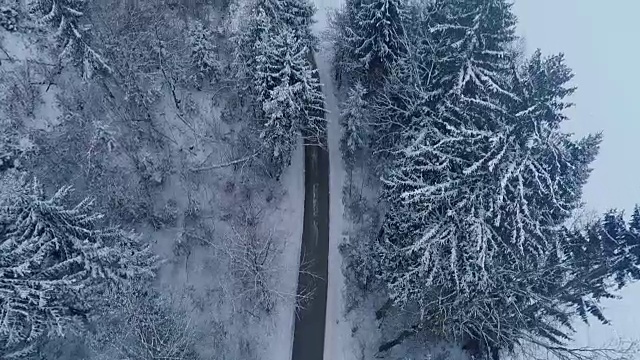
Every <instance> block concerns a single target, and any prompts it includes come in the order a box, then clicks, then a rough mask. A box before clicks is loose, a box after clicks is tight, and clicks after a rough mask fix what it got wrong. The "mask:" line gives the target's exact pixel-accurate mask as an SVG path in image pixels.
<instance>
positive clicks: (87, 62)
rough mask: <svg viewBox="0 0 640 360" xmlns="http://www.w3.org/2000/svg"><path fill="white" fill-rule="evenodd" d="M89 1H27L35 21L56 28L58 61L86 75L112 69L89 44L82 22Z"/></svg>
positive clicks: (86, 31)
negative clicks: (58, 51)
mask: <svg viewBox="0 0 640 360" xmlns="http://www.w3.org/2000/svg"><path fill="white" fill-rule="evenodd" d="M89 1H90V0H30V8H31V9H30V10H31V12H33V13H35V14H36V16H38V21H40V22H41V23H43V24H44V25H48V26H50V27H51V28H52V29H55V39H56V42H57V44H58V47H59V48H60V54H59V59H60V61H61V62H63V63H71V64H73V65H74V66H76V67H77V68H79V69H81V70H82V73H83V76H85V77H90V76H91V75H92V74H93V72H94V71H96V70H97V71H104V72H111V68H110V67H109V65H108V64H107V63H106V61H105V60H104V58H103V57H102V56H101V55H100V54H99V53H98V52H97V51H96V50H94V49H93V48H92V47H91V46H90V45H89V32H88V30H87V27H86V26H84V24H83V21H84V20H85V10H86V9H87V7H88V2H89Z"/></svg>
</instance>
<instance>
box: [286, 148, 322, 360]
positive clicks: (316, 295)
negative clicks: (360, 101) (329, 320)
mask: <svg viewBox="0 0 640 360" xmlns="http://www.w3.org/2000/svg"><path fill="white" fill-rule="evenodd" d="M304 157H305V171H304V173H305V175H304V182H305V198H304V227H303V231H302V249H301V251H300V264H301V268H302V270H304V272H302V273H301V274H300V276H299V278H298V294H302V293H306V292H308V291H309V290H312V291H313V293H312V296H311V297H310V299H309V300H308V301H305V302H303V304H304V306H303V308H302V309H301V310H300V311H299V312H298V313H297V316H296V321H295V330H294V335H293V353H292V360H322V356H323V350H324V328H325V318H326V310H327V280H326V279H327V263H328V258H329V153H328V152H327V151H326V149H323V148H322V147H319V146H316V145H307V146H305V155H304Z"/></svg>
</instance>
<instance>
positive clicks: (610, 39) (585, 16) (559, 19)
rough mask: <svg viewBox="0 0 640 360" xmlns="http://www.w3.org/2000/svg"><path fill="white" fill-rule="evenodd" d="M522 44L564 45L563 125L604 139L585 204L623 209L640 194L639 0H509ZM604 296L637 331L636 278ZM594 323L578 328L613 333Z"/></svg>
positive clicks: (625, 328)
mask: <svg viewBox="0 0 640 360" xmlns="http://www.w3.org/2000/svg"><path fill="white" fill-rule="evenodd" d="M515 12H516V14H517V15H518V18H519V20H520V24H519V30H520V34H521V35H523V36H524V37H525V38H526V43H527V50H528V51H530V52H531V51H533V50H535V49H536V48H541V49H542V51H543V53H547V54H551V53H558V52H563V53H564V54H565V55H566V60H567V63H568V64H569V66H570V67H571V68H573V70H574V72H575V74H576V76H575V85H577V86H578V91H577V93H576V94H575V96H574V99H573V100H574V102H575V103H576V107H575V108H574V109H573V110H572V111H571V112H570V113H569V115H570V116H571V118H572V120H571V123H570V124H568V126H567V128H568V129H570V131H572V132H575V133H576V134H586V133H589V132H597V131H602V132H603V133H604V142H603V144H602V147H601V150H600V156H599V157H598V160H597V161H596V162H595V163H594V171H593V173H592V175H591V180H590V182H589V184H588V186H587V187H586V189H585V194H584V195H585V196H584V197H585V201H586V202H587V206H588V207H589V208H593V209H596V210H599V211H604V210H606V209H608V208H611V207H616V208H620V209H626V210H627V212H629V211H630V210H631V209H632V208H633V205H634V204H635V203H636V202H640V180H639V179H638V177H640V170H638V166H640V162H638V161H636V159H637V158H638V157H640V101H638V95H640V71H638V65H639V64H640V59H639V57H640V41H639V35H640V29H639V27H640V18H639V17H638V14H640V0H515ZM621 295H622V296H623V298H624V300H622V301H615V302H607V303H606V309H605V313H606V314H607V315H608V316H609V317H610V319H611V320H612V321H613V323H614V329H615V332H617V333H618V334H619V335H621V336H624V337H632V338H636V339H638V338H640V307H639V306H638V304H639V303H640V285H638V284H636V285H634V286H632V287H629V288H627V289H625V290H624V291H623V293H622V294H621ZM612 333H613V332H612V331H611V329H610V328H603V327H600V326H594V327H592V328H591V329H589V330H587V331H582V332H581V338H582V340H583V341H588V342H590V343H591V344H597V343H599V342H601V341H602V340H603V339H605V338H608V337H609V336H611V335H612Z"/></svg>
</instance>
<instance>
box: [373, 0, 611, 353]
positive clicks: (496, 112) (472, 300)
mask: <svg viewBox="0 0 640 360" xmlns="http://www.w3.org/2000/svg"><path fill="white" fill-rule="evenodd" d="M447 5H449V6H444V7H443V9H445V10H447V11H448V13H445V14H444V15H447V16H443V17H444V18H447V19H458V20H457V22H455V23H454V24H443V25H439V26H438V27H436V29H435V30H436V31H439V30H440V29H442V30H443V31H449V30H450V31H452V32H453V34H454V35H455V34H457V33H458V32H461V31H460V28H463V29H466V31H464V32H461V33H463V34H462V35H464V36H461V37H460V39H459V40H458V41H455V42H452V43H451V48H450V50H449V51H451V54H453V55H452V57H453V58H454V59H453V60H447V61H449V63H445V65H447V67H446V68H445V69H447V68H449V69H450V70H447V71H443V72H442V73H441V74H442V77H441V78H440V79H438V80H437V82H436V84H438V83H439V84H440V85H439V86H442V87H443V88H444V89H445V92H444V93H445V94H447V95H446V96H445V97H444V99H443V102H442V104H441V105H439V106H437V108H436V109H435V110H433V109H429V108H428V107H427V109H426V111H420V112H418V113H417V114H414V115H415V116H416V118H417V119H418V123H419V124H422V126H420V127H418V126H416V127H413V128H414V129H419V132H417V133H416V134H409V136H410V137H413V139H414V141H412V142H411V143H410V145H409V146H408V147H407V148H406V149H405V150H404V151H403V154H401V156H400V157H399V159H398V160H397V162H396V163H395V164H394V166H393V169H392V170H391V172H390V174H389V176H388V177H387V179H386V189H385V198H386V199H387V201H388V202H389V203H390V205H391V206H390V210H389V214H388V215H387V219H386V221H385V223H384V226H383V231H382V234H381V236H380V242H379V259H382V261H381V263H382V264H383V266H382V272H381V274H382V279H383V280H384V281H385V282H386V283H387V285H388V287H389V291H390V294H391V296H392V298H393V299H394V300H395V302H396V303H397V304H399V305H404V304H407V303H417V304H419V305H420V307H421V310H422V311H423V314H424V317H423V319H422V320H423V321H425V322H426V323H427V324H428V326H429V327H430V328H433V327H434V326H435V327H437V328H439V329H443V330H444V332H445V333H446V334H448V336H450V337H451V338H453V339H455V340H461V339H467V340H468V339H469V338H472V339H475V340H480V341H482V342H484V343H485V344H486V345H487V346H486V347H487V348H503V349H510V348H512V347H513V346H514V345H516V344H518V343H519V341H520V340H521V339H522V336H523V335H522V334H523V333H527V334H530V335H533V336H538V335H537V333H536V331H537V330H536V329H535V328H532V327H530V326H529V325H527V324H528V321H530V320H531V317H529V318H526V319H525V318H522V317H518V316H521V315H518V312H517V311H516V310H517V308H518V307H520V306H522V305H524V304H525V303H526V302H530V301H531V299H538V298H540V299H542V295H549V294H546V293H544V291H543V289H545V287H540V289H541V290H540V291H541V293H539V294H536V293H530V294H528V295H527V296H526V297H523V296H521V294H522V290H523V288H531V289H536V287H535V286H533V284H531V283H530V282H531V281H538V280H537V279H539V277H538V275H540V272H541V271H545V270H546V268H545V267H544V266H541V265H540V264H545V263H549V262H551V263H552V262H554V261H556V262H557V261H559V260H554V259H553V257H552V256H551V257H550V255H549V253H550V252H553V250H554V249H558V248H559V247H558V245H557V244H556V242H557V241H558V239H559V237H560V235H561V234H562V232H561V228H562V224H563V223H564V221H565V220H566V219H567V218H568V217H569V216H570V215H571V213H572V211H573V210H574V209H575V208H576V207H577V206H578V205H579V201H580V196H581V189H582V186H583V185H584V183H585V182H586V180H587V177H588V174H589V164H590V163H591V161H593V159H594V158H595V156H596V154H597V150H598V144H599V142H600V136H599V135H595V136H589V137H586V138H584V139H580V140H577V141H576V140H572V139H571V137H570V136H569V135H568V134H565V133H562V132H561V131H560V129H559V126H558V124H559V122H560V121H562V120H563V119H565V115H564V114H563V113H562V111H563V110H564V109H565V108H566V107H567V106H569V104H568V103H566V101H565V100H566V99H565V97H566V96H568V95H570V94H571V93H572V91H573V89H572V88H570V87H567V86H566V83H567V82H568V81H569V80H570V78H571V71H570V70H569V69H568V68H567V67H566V65H564V63H563V61H562V57H551V58H547V59H541V58H540V56H539V55H534V56H533V57H532V59H531V60H530V61H529V62H527V64H525V66H523V68H522V69H519V70H518V71H517V74H516V73H514V71H512V68H513V66H510V65H509V63H510V62H509V58H508V57H506V55H508V54H507V53H506V50H504V49H506V48H507V45H508V44H509V42H510V41H512V40H513V24H514V17H513V15H512V14H511V13H510V10H509V6H508V5H507V4H506V2H505V1H502V0H491V1H481V2H480V1H478V2H476V1H462V2H461V3H458V2H457V1H450V2H449V3H447ZM453 5H455V6H458V7H459V8H456V7H453V8H451V6H453ZM471 5H473V6H471ZM449 14H461V15H460V16H458V17H452V16H448V15H449ZM467 14H475V15H474V16H469V17H468V16H467ZM489 15H490V16H489ZM462 20H465V21H467V20H468V21H469V23H468V24H466V25H465V23H464V22H463V21H462ZM479 30H481V31H480V32H479V33H478V31H479ZM489 41H491V42H493V43H492V44H490V43H485V42H489ZM463 44H466V45H464V46H462V45H463ZM479 44H480V45H479ZM461 49H463V50H464V51H461ZM460 53H462V55H458V54H460ZM458 56H464V57H462V58H457V57H458ZM505 57H506V58H505ZM462 59H464V62H463V61H461V60H462ZM454 60H455V61H454ZM454 75H455V76H454ZM549 288H553V287H552V286H549ZM545 291H546V290H545ZM544 305H545V306H548V307H550V308H551V309H553V311H559V307H561V306H562V305H557V304H556V305H555V307H554V305H553V304H549V303H545V304H544ZM514 314H516V315H514ZM532 314H533V313H530V314H529V315H530V316H533V315H532ZM496 316H497V317H496ZM515 320H518V321H515ZM557 320H558V318H555V317H553V316H550V317H549V318H543V319H542V320H541V321H538V322H537V324H538V325H539V326H538V328H541V327H542V326H543V325H544V327H545V328H546V331H548V332H550V333H552V334H554V335H555V338H556V339H560V341H561V340H563V339H565V340H566V338H565V336H567V335H566V334H565V333H563V332H562V327H563V326H565V325H566V323H561V325H557V323H556V322H555V321H557ZM545 321H547V322H545ZM564 330H566V328H564Z"/></svg>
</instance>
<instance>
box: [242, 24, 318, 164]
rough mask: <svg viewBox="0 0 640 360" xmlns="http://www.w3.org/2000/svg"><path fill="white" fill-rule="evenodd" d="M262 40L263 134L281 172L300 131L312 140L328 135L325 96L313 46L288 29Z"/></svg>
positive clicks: (259, 61) (258, 84)
mask: <svg viewBox="0 0 640 360" xmlns="http://www.w3.org/2000/svg"><path fill="white" fill-rule="evenodd" d="M270 35H271V36H270V37H269V38H265V39H263V41H262V42H261V43H260V44H261V46H262V48H261V49H260V52H259V53H260V55H259V56H258V57H257V58H256V62H257V64H256V75H255V89H256V91H257V93H258V102H259V103H260V104H262V112H263V116H264V120H263V123H262V124H260V126H259V128H260V137H261V138H262V139H264V141H265V144H266V147H267V148H268V149H269V151H270V152H271V160H272V162H273V164H274V166H275V167H276V174H279V173H280V172H281V171H282V169H283V168H284V167H286V166H287V165H288V164H289V162H290V159H291V151H292V150H293V149H294V147H295V145H296V143H297V139H298V136H299V134H300V133H302V135H303V137H304V138H305V139H307V140H308V141H310V142H312V143H319V142H320V141H322V139H323V136H324V128H325V125H324V97H323V95H322V92H321V88H320V83H319V80H318V76H317V73H316V70H314V69H312V67H311V63H310V62H309V56H310V52H309V48H308V47H307V46H306V45H305V43H304V42H303V41H301V40H300V39H297V38H296V37H295V34H294V33H293V32H291V31H287V30H286V29H284V30H282V31H279V32H274V33H272V34H270Z"/></svg>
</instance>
